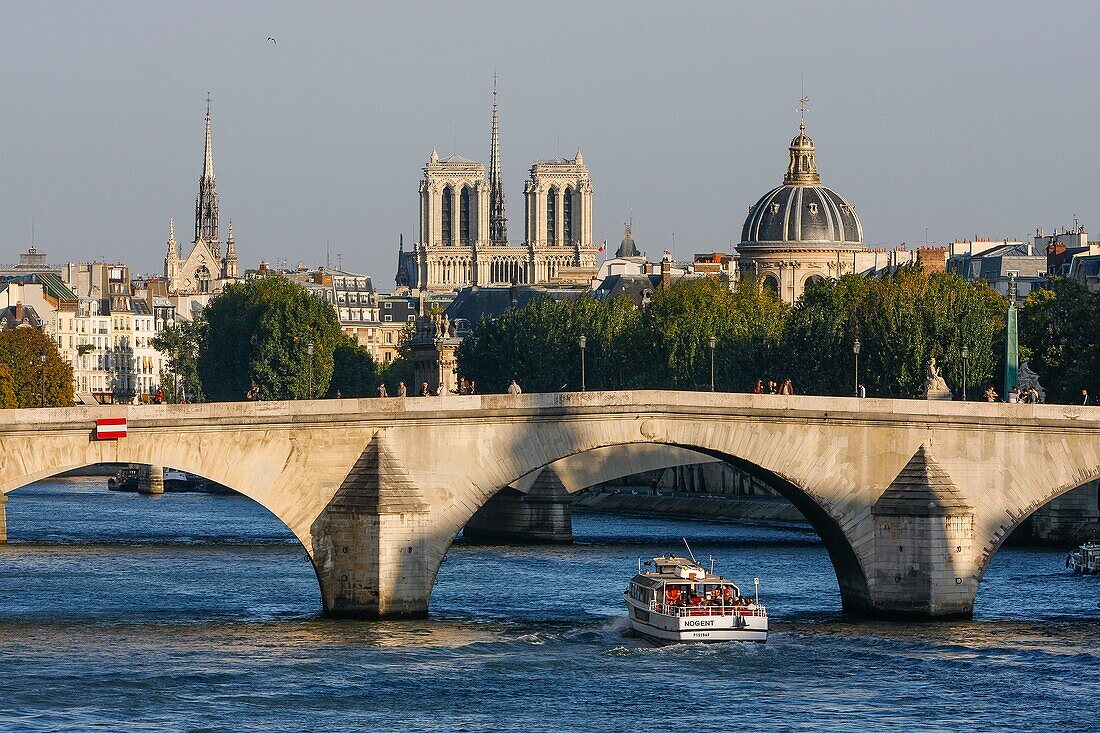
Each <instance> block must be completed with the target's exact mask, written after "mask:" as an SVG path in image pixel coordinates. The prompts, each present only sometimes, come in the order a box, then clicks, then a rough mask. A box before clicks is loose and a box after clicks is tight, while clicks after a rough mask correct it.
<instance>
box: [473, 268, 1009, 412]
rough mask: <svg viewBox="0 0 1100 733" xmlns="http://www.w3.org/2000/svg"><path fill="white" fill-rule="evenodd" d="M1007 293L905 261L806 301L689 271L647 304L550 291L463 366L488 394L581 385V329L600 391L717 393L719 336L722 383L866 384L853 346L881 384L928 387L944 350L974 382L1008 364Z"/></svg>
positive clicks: (513, 313)
mask: <svg viewBox="0 0 1100 733" xmlns="http://www.w3.org/2000/svg"><path fill="white" fill-rule="evenodd" d="M1006 310H1007V302H1006V300H1005V299H1004V298H1003V297H1001V296H1000V295H999V294H997V293H996V292H995V291H994V290H992V289H990V288H989V287H987V286H985V285H984V284H975V283H970V282H967V281H965V280H962V279H961V278H959V277H957V276H955V275H949V274H944V273H930V274H929V273H925V272H923V271H922V270H921V269H920V268H919V267H915V266H914V267H904V268H901V269H900V270H899V271H898V272H897V273H896V274H894V275H891V276H888V277H884V278H881V279H875V278H865V277H862V276H844V277H842V278H840V279H839V280H826V281H824V282H822V283H820V284H818V285H816V286H815V287H813V288H812V289H810V290H808V291H807V292H806V294H805V295H804V296H803V297H802V299H801V300H800V301H799V302H798V304H797V305H795V306H794V307H793V308H790V307H787V306H785V305H783V304H782V303H781V302H780V300H779V298H778V296H776V295H775V294H774V293H772V292H771V291H769V290H766V289H763V288H761V287H759V285H758V284H757V283H756V282H755V280H749V279H747V280H743V281H742V282H741V283H740V284H739V285H738V287H737V288H736V289H735V290H733V291H732V292H731V290H730V289H729V287H728V284H727V283H726V282H724V281H720V280H715V279H710V278H700V279H693V280H679V281H677V282H675V283H674V284H673V285H672V287H671V288H669V289H667V290H658V291H657V292H656V293H655V295H654V297H653V299H652V301H651V302H649V303H648V304H647V305H646V306H645V307H643V308H642V309H638V308H636V307H635V306H634V304H633V302H632V301H630V300H629V299H626V298H611V299H607V300H596V299H595V298H592V297H587V296H586V297H582V298H580V299H578V300H571V301H569V300H565V301H552V300H550V299H549V298H540V299H535V300H532V301H530V302H529V303H528V304H527V305H526V306H525V307H524V308H519V309H512V310H508V311H506V312H505V313H504V314H503V316H501V317H500V318H499V319H496V320H490V319H487V318H486V319H482V321H481V322H480V323H478V324H477V326H476V327H475V328H474V330H473V332H472V333H471V334H470V335H469V336H468V337H467V338H466V339H465V340H464V341H463V343H462V346H461V347H460V348H459V352H458V360H459V372H460V374H461V375H462V376H464V377H466V378H467V379H472V380H474V381H476V383H477V384H478V388H479V391H483V392H502V391H504V390H505V389H506V388H507V385H508V383H509V381H510V380H511V379H516V380H517V381H518V382H519V383H520V385H521V386H522V387H523V389H524V390H525V391H533V392H542V391H557V390H561V389H565V390H575V389H579V387H580V383H581V382H580V349H579V343H578V341H579V338H580V337H581V336H582V335H583V336H585V337H586V349H585V352H586V353H585V362H586V363H585V367H586V374H585V382H586V386H587V388H588V389H709V388H710V374H711V349H710V339H711V337H714V339H715V348H714V367H715V369H714V371H715V381H716V387H717V389H718V390H721V391H740V392H747V391H751V390H752V388H753V386H754V385H755V384H756V381H757V380H761V381H763V382H764V384H765V386H766V385H767V383H768V381H769V380H775V381H777V382H780V383H782V381H783V380H784V379H791V380H792V382H793V384H794V388H795V391H796V392H798V393H812V394H823V395H848V394H852V393H853V392H854V390H855V375H854V358H855V357H854V354H853V345H854V343H855V341H856V340H859V342H860V381H862V382H863V383H864V384H865V385H866V387H867V390H868V394H872V395H882V396H891V397H918V396H920V395H922V393H923V388H924V375H925V370H926V368H927V364H928V360H929V359H930V358H933V357H934V358H935V359H936V360H937V362H938V363H939V364H940V365H941V366H943V368H944V376H945V378H946V379H947V382H948V384H949V385H951V386H952V388H954V389H957V390H958V389H961V386H962V374H963V360H962V357H961V351H962V348H963V347H964V346H965V347H967V349H968V351H969V359H968V361H967V365H966V372H967V382H968V392H969V394H970V395H971V396H972V397H976V396H977V393H976V392H975V391H974V390H975V389H976V388H978V387H982V388H984V387H985V386H988V385H989V384H990V383H992V380H993V378H994V377H995V372H996V370H997V366H998V364H999V363H1000V350H1001V349H1002V344H1003V332H1004V327H1005V314H1006Z"/></svg>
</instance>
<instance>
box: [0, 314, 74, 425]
mask: <svg viewBox="0 0 1100 733" xmlns="http://www.w3.org/2000/svg"><path fill="white" fill-rule="evenodd" d="M43 355H44V356H45V357H46V360H45V362H43V361H42V356H43ZM0 366H2V367H3V369H2V370H0V407H39V406H42V405H45V406H46V407H69V406H70V405H72V404H73V368H72V366H71V365H70V364H69V363H68V362H67V361H65V360H64V359H62V358H61V354H60V352H58V350H57V345H56V344H55V343H54V342H53V339H51V338H50V337H49V336H47V335H46V334H45V333H44V332H43V331H40V330H39V329H37V328H13V329H11V330H10V331H2V332H0Z"/></svg>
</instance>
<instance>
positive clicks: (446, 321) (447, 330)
mask: <svg viewBox="0 0 1100 733" xmlns="http://www.w3.org/2000/svg"><path fill="white" fill-rule="evenodd" d="M443 335H444V336H454V332H453V331H451V317H450V316H448V315H447V314H446V313H444V314H443Z"/></svg>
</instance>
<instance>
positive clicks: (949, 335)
mask: <svg viewBox="0 0 1100 733" xmlns="http://www.w3.org/2000/svg"><path fill="white" fill-rule="evenodd" d="M1006 309H1007V301H1005V299H1004V298H1002V297H1001V296H1000V295H999V294H997V293H996V291H994V290H992V289H991V288H989V287H988V286H986V285H984V284H980V283H970V282H967V281H965V280H963V279H961V278H959V277H957V276H956V275H951V274H946V273H925V272H923V271H921V270H920V268H919V267H913V266H909V267H902V268H900V269H899V270H898V272H897V273H896V274H894V275H891V276H888V277H884V278H881V279H875V278H866V277H863V276H860V275H846V276H844V277H842V278H840V279H839V280H826V281H824V282H822V283H820V284H818V285H816V286H815V287H813V288H811V289H810V290H808V291H806V293H805V294H804V295H803V297H802V299H801V300H800V301H799V302H798V304H796V306H795V307H794V309H793V310H792V312H791V315H790V318H789V319H788V321H787V324H786V329H785V332H784V337H783V351H784V354H785V360H784V365H785V367H786V373H787V375H788V376H790V378H791V379H793V380H794V382H795V386H796V388H797V389H798V391H799V392H804V393H811V394H831V395H850V394H852V393H853V392H854V390H855V377H854V373H853V372H854V360H855V357H854V354H853V352H852V346H853V343H854V341H855V340H856V339H857V338H858V339H859V340H860V346H861V349H860V381H862V382H864V384H866V385H867V391H868V394H872V395H882V396H886V397H919V396H921V395H922V394H923V391H924V380H925V373H926V369H927V365H928V361H929V359H932V358H935V359H936V362H937V363H938V364H939V366H941V367H942V368H943V370H944V378H945V379H946V380H947V383H948V384H949V385H952V386H953V387H954V388H955V389H957V390H959V391H960V392H961V387H962V381H963V378H962V373H963V364H962V356H961V350H962V347H963V346H967V347H968V348H969V353H970V356H969V360H968V363H967V370H966V371H967V380H966V381H967V382H968V385H967V389H968V393H969V394H971V395H975V396H976V393H975V392H974V389H975V387H977V386H979V385H981V384H984V383H988V382H989V381H990V380H991V379H992V377H993V376H994V373H995V370H996V367H997V364H998V360H999V359H1000V354H999V351H998V346H999V345H1000V344H1002V343H1003V331H1004V327H1005V312H1006Z"/></svg>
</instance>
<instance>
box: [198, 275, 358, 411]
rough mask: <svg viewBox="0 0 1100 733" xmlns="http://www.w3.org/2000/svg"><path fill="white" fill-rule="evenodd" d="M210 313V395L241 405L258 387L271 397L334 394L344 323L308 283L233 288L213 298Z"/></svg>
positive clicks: (202, 359) (204, 363) (204, 364)
mask: <svg viewBox="0 0 1100 733" xmlns="http://www.w3.org/2000/svg"><path fill="white" fill-rule="evenodd" d="M205 316H206V323H207V328H206V330H205V333H204V338H203V339H202V340H201V341H200V344H199V350H198V374H199V378H200V380H201V383H202V388H203V391H204V392H205V394H206V396H207V397H208V398H210V399H213V400H240V399H243V398H244V396H245V394H246V393H247V392H248V390H249V389H250V388H251V386H252V385H256V386H258V387H259V388H260V396H261V398H262V399H267V400H279V399H303V398H309V397H316V396H318V395H323V394H325V393H326V392H327V391H328V387H329V383H330V381H331V380H332V372H333V352H334V351H335V349H336V346H337V345H338V344H339V343H340V339H341V336H342V333H341V331H340V323H339V321H338V320H337V318H336V312H335V311H334V310H333V308H332V306H331V305H330V304H328V303H326V302H325V301H323V300H321V299H319V298H316V297H314V296H312V295H310V294H309V292H308V291H307V290H306V289H305V288H303V287H302V286H301V285H299V284H297V283H294V282H291V281H290V280H286V279H284V278H274V277H272V278H261V279H257V280H250V281H248V282H245V283H236V284H232V285H229V286H227V287H226V288H225V290H223V291H222V293H221V294H220V295H218V296H216V297H215V298H213V299H212V300H211V301H210V305H209V306H207V308H206V311H205ZM310 344H313V347H314V353H313V356H312V362H311V360H310V356H309V351H308V347H309V345H310ZM311 375H312V393H311V392H310V378H311Z"/></svg>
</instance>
